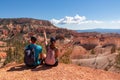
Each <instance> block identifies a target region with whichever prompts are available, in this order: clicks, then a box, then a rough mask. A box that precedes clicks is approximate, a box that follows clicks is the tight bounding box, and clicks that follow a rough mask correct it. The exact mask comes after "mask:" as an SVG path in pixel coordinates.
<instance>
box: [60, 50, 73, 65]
mask: <svg viewBox="0 0 120 80" xmlns="http://www.w3.org/2000/svg"><path fill="white" fill-rule="evenodd" d="M71 53H72V48H69V49H67V50H66V51H65V53H64V54H63V55H62V56H61V57H60V60H59V61H60V62H62V63H65V64H70V63H71V59H70V54H71Z"/></svg>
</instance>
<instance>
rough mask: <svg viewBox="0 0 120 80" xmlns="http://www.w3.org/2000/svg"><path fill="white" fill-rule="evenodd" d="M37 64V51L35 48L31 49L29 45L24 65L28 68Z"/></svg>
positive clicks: (25, 53)
mask: <svg viewBox="0 0 120 80" xmlns="http://www.w3.org/2000/svg"><path fill="white" fill-rule="evenodd" d="M35 62H36V59H35V50H34V47H33V48H31V47H30V45H28V47H27V49H25V50H24V63H25V64H26V66H28V67H32V66H34V63H35Z"/></svg>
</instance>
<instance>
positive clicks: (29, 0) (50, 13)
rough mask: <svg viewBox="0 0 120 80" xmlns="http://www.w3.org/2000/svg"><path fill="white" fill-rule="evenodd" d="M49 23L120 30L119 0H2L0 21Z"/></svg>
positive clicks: (63, 26)
mask: <svg viewBox="0 0 120 80" xmlns="http://www.w3.org/2000/svg"><path fill="white" fill-rule="evenodd" d="M21 17H27V18H35V19H43V20H49V21H51V22H52V23H53V24H54V25H56V26H58V27H62V28H68V29H74V30H77V29H93V28H103V29H120V0H0V18H21Z"/></svg>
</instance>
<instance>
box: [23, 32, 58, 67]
mask: <svg viewBox="0 0 120 80" xmlns="http://www.w3.org/2000/svg"><path fill="white" fill-rule="evenodd" d="M44 39H45V47H46V54H43V53H42V47H41V46H40V45H37V44H36V41H37V39H36V38H35V37H31V43H30V44H29V45H28V46H26V47H25V51H26V50H28V48H29V47H30V48H32V49H33V50H34V53H35V54H34V56H33V57H34V59H35V61H34V62H32V61H31V60H29V58H28V57H26V55H28V53H27V54H26V53H25V56H24V62H25V64H26V65H27V66H30V67H32V66H38V65H40V64H43V63H44V64H45V65H47V66H57V65H58V59H57V58H58V49H57V48H56V47H55V43H56V39H55V38H53V37H51V38H50V43H49V44H48V42H47V37H46V32H45V31H44ZM27 52H28V51H27ZM31 63H32V65H31Z"/></svg>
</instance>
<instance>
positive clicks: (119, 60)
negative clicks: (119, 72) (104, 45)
mask: <svg viewBox="0 0 120 80" xmlns="http://www.w3.org/2000/svg"><path fill="white" fill-rule="evenodd" d="M116 63H117V65H120V51H119V54H118V55H117V57H116Z"/></svg>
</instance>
